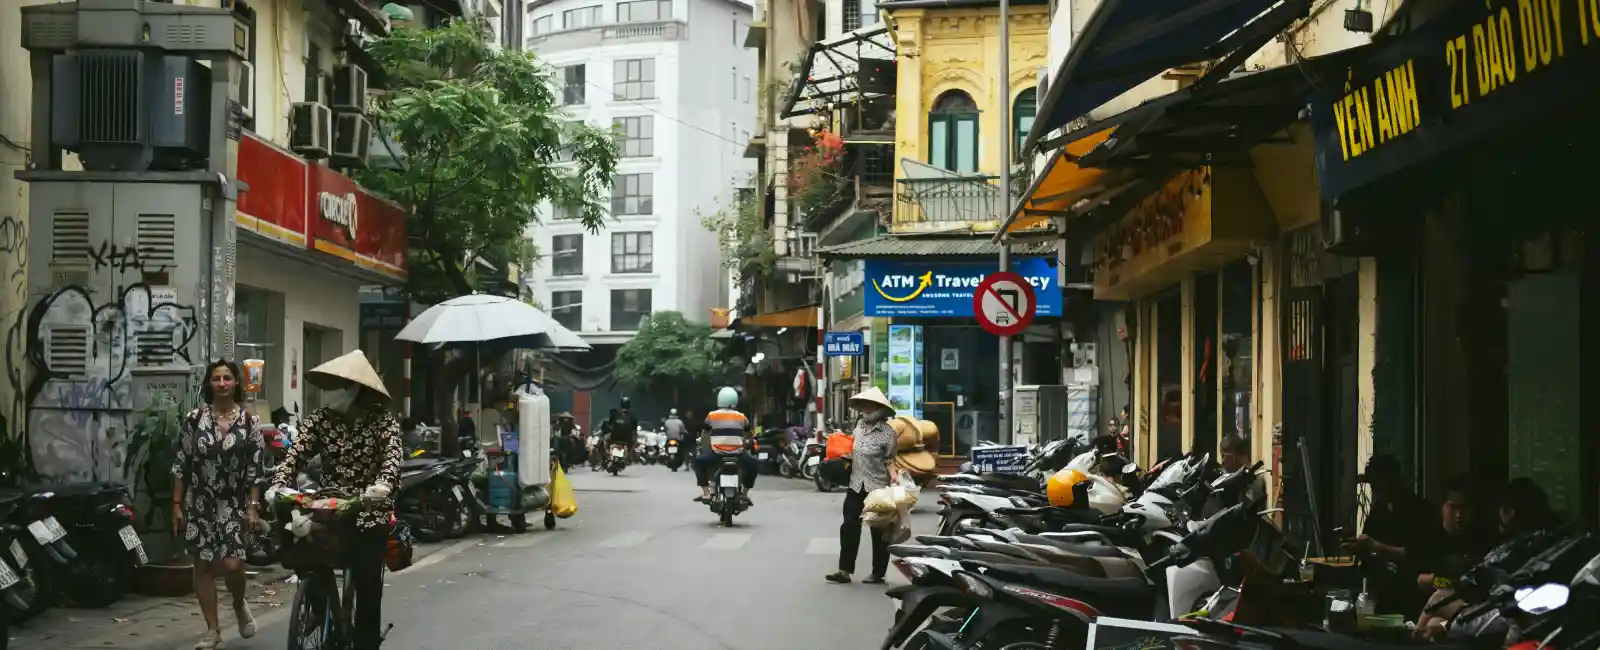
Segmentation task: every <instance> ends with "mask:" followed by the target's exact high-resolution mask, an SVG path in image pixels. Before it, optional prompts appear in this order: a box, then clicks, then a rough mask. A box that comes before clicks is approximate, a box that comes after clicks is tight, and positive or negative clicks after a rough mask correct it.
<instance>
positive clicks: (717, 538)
mask: <svg viewBox="0 0 1600 650" xmlns="http://www.w3.org/2000/svg"><path fill="white" fill-rule="evenodd" d="M748 541H750V535H749V534H748V533H717V534H715V535H712V536H711V539H708V540H706V542H705V543H704V544H701V545H700V548H703V549H707V550H712V551H737V550H739V547H741V546H744V543H745V542H748Z"/></svg>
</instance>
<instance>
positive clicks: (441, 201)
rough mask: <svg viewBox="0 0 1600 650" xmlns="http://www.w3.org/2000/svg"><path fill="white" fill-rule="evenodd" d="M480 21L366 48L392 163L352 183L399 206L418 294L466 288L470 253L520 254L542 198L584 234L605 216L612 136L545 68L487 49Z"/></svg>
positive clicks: (415, 32)
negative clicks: (567, 106)
mask: <svg viewBox="0 0 1600 650" xmlns="http://www.w3.org/2000/svg"><path fill="white" fill-rule="evenodd" d="M484 27H485V26H484V23H482V22H479V21H468V20H456V21H452V22H451V23H449V24H447V25H445V26H443V27H439V28H435V29H412V28H404V27H402V28H398V29H396V30H395V31H394V33H393V34H392V35H390V36H389V37H387V38H384V39H382V40H379V41H378V42H377V43H375V44H373V46H372V48H371V50H372V55H373V56H374V57H375V58H377V60H378V61H379V63H380V64H381V65H382V66H383V69H384V71H385V72H386V75H387V82H386V86H387V90H386V91H385V92H384V93H382V94H381V95H380V96H379V98H378V99H377V101H376V102H375V104H376V105H375V106H374V109H373V111H372V114H373V116H374V119H375V122H376V125H377V128H378V129H379V131H380V132H381V133H383V134H384V135H386V136H388V137H389V138H390V139H392V140H393V141H394V142H395V143H397V144H398V145H399V147H398V150H397V151H395V152H391V153H394V154H398V157H399V158H400V160H399V164H398V165H397V167H398V169H378V168H373V169H367V170H364V171H363V172H362V173H361V174H360V178H359V180H360V182H361V183H362V184H363V185H366V186H367V187H370V188H372V189H374V190H375V191H377V192H380V193H382V194H384V195H385V196H387V197H389V198H390V199H393V200H394V201H396V202H398V203H399V204H400V205H401V206H402V207H404V208H405V209H406V212H407V214H408V215H409V221H408V223H407V226H408V234H409V236H410V254H409V258H408V260H407V271H408V272H409V273H410V282H409V285H408V287H407V289H408V291H409V293H410V294H411V296H412V298H413V299H416V300H418V301H421V302H437V301H439V300H443V299H446V298H450V297H453V296H457V295H462V294H466V293H470V292H471V291H472V288H473V287H474V286H476V283H475V282H474V273H475V267H476V265H475V264H474V261H476V260H480V259H486V260H495V261H513V262H514V261H518V260H519V259H526V258H527V257H529V254H530V251H529V250H527V248H526V243H525V242H526V240H525V232H526V231H527V229H528V227H529V226H530V225H532V224H534V223H536V222H537V221H538V206H539V205H540V204H541V203H542V202H544V201H550V202H551V203H552V204H554V205H557V206H560V207H561V208H562V209H563V210H564V211H565V212H566V213H567V214H569V215H572V216H573V217H575V218H577V219H578V220H579V221H581V222H582V223H583V224H584V226H585V227H587V228H589V229H590V230H591V231H594V230H597V229H598V228H599V227H600V226H601V225H602V224H603V223H604V221H605V219H606V218H607V215H608V214H609V212H610V211H609V209H608V206H607V204H606V203H604V202H602V197H604V196H607V195H608V188H609V187H610V185H611V175H612V173H613V172H614V171H615V170H616V164H617V158H618V151H617V146H616V142H615V140H614V139H613V137H612V135H611V134H610V133H609V132H608V131H604V130H600V129H596V128H593V127H589V126H587V125H583V124H581V123H576V122H572V121H571V118H570V117H569V116H568V115H567V114H566V113H565V111H563V109H562V108H561V105H560V102H559V97H558V96H557V94H556V93H557V90H556V83H555V79H554V76H553V73H552V71H551V69H550V68H549V67H548V66H546V65H544V64H543V63H540V62H539V61H538V60H537V59H535V58H534V57H533V55H532V54H529V53H526V52H517V51H511V50H501V51H496V50H495V49H493V48H491V47H490V46H489V44H488V42H487V40H486V39H485V38H484V36H485V29H484ZM569 161H570V162H569Z"/></svg>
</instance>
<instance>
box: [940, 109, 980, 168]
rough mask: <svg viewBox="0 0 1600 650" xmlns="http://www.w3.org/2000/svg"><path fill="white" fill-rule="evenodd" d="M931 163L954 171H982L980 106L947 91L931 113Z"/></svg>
mask: <svg viewBox="0 0 1600 650" xmlns="http://www.w3.org/2000/svg"><path fill="white" fill-rule="evenodd" d="M928 151H929V154H930V155H929V158H928V164H931V165H933V166H935V167H940V168H943V169H947V170H949V171H953V172H976V171H978V105H977V103H975V102H973V101H972V96H971V95H968V94H966V93H964V92H961V91H959V90H947V91H945V92H944V94H941V95H939V99H938V100H936V101H934V103H933V110H932V111H930V112H929V113H928Z"/></svg>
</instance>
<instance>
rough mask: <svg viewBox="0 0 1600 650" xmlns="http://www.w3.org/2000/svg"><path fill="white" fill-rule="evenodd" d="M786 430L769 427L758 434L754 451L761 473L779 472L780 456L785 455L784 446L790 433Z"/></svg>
mask: <svg viewBox="0 0 1600 650" xmlns="http://www.w3.org/2000/svg"><path fill="white" fill-rule="evenodd" d="M784 431H785V430H784V429H767V430H765V431H763V432H761V435H759V436H756V442H755V449H754V451H755V455H756V462H757V465H756V467H757V468H758V470H759V473H761V474H777V473H779V466H780V464H781V461H780V457H781V456H782V455H783V448H784V446H785V445H786V443H787V440H786V439H787V438H788V434H786V433H785V432H784Z"/></svg>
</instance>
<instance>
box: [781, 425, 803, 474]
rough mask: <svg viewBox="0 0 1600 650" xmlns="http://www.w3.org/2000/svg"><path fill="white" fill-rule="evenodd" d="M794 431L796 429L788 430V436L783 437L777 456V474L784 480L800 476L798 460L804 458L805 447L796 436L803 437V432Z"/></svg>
mask: <svg viewBox="0 0 1600 650" xmlns="http://www.w3.org/2000/svg"><path fill="white" fill-rule="evenodd" d="M795 429H796V427H790V428H789V434H788V435H787V436H785V440H784V441H783V448H782V449H781V450H780V451H779V454H778V474H779V475H781V476H783V477H784V478H799V477H801V476H802V473H801V471H800V468H801V465H800V459H801V457H803V456H805V453H806V446H805V443H803V442H801V438H800V437H799V436H798V435H796V434H800V435H803V434H804V432H803V431H796V430H795ZM806 478H810V477H806Z"/></svg>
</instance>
